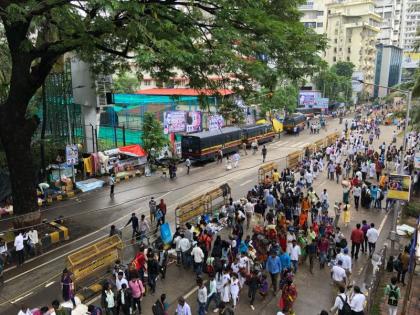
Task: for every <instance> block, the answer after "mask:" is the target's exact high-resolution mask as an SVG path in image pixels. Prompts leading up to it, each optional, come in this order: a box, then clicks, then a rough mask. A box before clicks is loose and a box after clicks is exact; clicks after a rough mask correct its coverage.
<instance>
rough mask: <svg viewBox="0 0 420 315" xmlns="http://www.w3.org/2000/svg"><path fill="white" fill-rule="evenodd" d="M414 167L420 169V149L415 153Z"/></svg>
mask: <svg viewBox="0 0 420 315" xmlns="http://www.w3.org/2000/svg"><path fill="white" fill-rule="evenodd" d="M414 167H415V168H417V169H420V151H419V152H416V154H415V155H414Z"/></svg>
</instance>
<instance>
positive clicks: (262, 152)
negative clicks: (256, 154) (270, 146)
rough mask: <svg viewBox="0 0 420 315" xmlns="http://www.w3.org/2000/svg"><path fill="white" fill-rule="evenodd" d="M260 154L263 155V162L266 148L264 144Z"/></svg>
mask: <svg viewBox="0 0 420 315" xmlns="http://www.w3.org/2000/svg"><path fill="white" fill-rule="evenodd" d="M261 154H262V157H263V163H265V158H266V157H267V148H266V147H265V145H263V148H262V149H261Z"/></svg>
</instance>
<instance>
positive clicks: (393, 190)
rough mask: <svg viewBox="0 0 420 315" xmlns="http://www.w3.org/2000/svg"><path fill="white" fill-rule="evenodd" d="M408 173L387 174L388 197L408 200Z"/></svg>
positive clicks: (409, 183)
mask: <svg viewBox="0 0 420 315" xmlns="http://www.w3.org/2000/svg"><path fill="white" fill-rule="evenodd" d="M410 187H411V176H410V175H395V174H392V175H389V180H388V196H387V197H388V198H389V199H398V200H405V201H409V200H410Z"/></svg>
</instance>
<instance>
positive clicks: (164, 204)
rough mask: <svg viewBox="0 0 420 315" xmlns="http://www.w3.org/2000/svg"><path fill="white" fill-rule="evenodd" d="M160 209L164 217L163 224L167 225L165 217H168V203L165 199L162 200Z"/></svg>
mask: <svg viewBox="0 0 420 315" xmlns="http://www.w3.org/2000/svg"><path fill="white" fill-rule="evenodd" d="M158 207H159V209H160V211H162V214H163V217H162V224H163V223H165V216H166V203H165V201H164V200H163V199H160V203H159V206H158Z"/></svg>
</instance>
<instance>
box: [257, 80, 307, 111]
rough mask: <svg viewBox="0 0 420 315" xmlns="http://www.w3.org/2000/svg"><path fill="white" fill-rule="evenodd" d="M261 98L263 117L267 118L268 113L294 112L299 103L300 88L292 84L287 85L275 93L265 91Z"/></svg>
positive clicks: (277, 89)
mask: <svg viewBox="0 0 420 315" xmlns="http://www.w3.org/2000/svg"><path fill="white" fill-rule="evenodd" d="M261 94H262V95H261V96H260V97H259V99H260V101H261V107H260V109H261V116H262V117H266V113H267V112H272V111H276V110H283V109H285V110H286V111H287V112H294V111H295V109H296V107H297V101H298V94H299V91H298V88H297V87H296V86H295V85H292V84H286V85H285V86H280V87H278V88H276V89H275V90H274V91H273V92H268V91H267V90H263V91H262V93H261Z"/></svg>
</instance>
